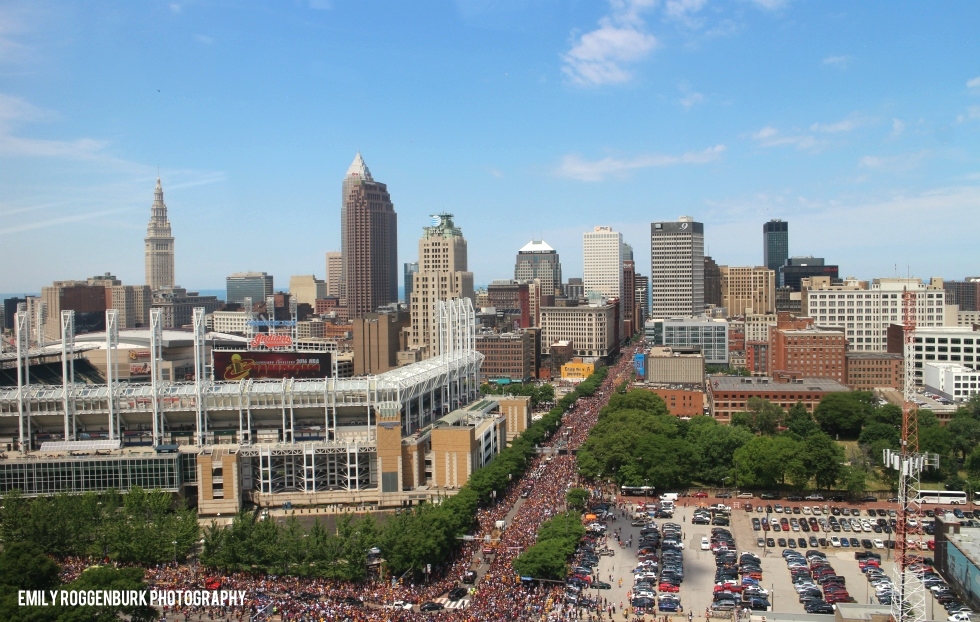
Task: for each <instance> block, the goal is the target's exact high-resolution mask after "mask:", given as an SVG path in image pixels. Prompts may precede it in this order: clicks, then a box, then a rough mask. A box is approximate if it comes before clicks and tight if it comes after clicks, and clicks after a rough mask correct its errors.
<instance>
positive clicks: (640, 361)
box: [633, 352, 647, 379]
mask: <svg viewBox="0 0 980 622" xmlns="http://www.w3.org/2000/svg"><path fill="white" fill-rule="evenodd" d="M646 361H647V357H646V355H645V354H644V353H642V352H637V353H636V354H635V355H634V356H633V367H634V368H635V369H636V375H637V377H638V378H640V379H644V378H646V376H647V374H646Z"/></svg>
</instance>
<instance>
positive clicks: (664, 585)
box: [658, 581, 681, 592]
mask: <svg viewBox="0 0 980 622" xmlns="http://www.w3.org/2000/svg"><path fill="white" fill-rule="evenodd" d="M658 587H659V589H660V591H661V592H680V591H681V586H679V585H674V584H673V583H668V582H665V581H664V582H661V583H660V585H659V586H658Z"/></svg>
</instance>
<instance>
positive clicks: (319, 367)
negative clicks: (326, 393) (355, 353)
mask: <svg viewBox="0 0 980 622" xmlns="http://www.w3.org/2000/svg"><path fill="white" fill-rule="evenodd" d="M330 368H331V365H330V354H329V353H328V352H268V351H264V350H262V351H251V350H250V351H248V352H228V351H221V350H215V351H214V377H215V380H245V379H247V378H326V377H327V376H329V375H330Z"/></svg>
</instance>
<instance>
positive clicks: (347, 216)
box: [340, 153, 398, 318]
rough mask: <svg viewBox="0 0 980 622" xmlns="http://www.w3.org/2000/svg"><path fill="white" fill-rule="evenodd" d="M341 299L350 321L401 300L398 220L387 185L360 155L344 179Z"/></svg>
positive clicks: (341, 222)
mask: <svg viewBox="0 0 980 622" xmlns="http://www.w3.org/2000/svg"><path fill="white" fill-rule="evenodd" d="M340 229H341V243H342V249H341V253H343V269H342V270H343V278H342V286H341V287H342V289H341V293H340V297H341V298H344V299H346V301H347V310H348V314H349V316H350V317H351V318H357V317H360V316H361V315H363V314H365V313H369V312H372V311H375V310H377V309H378V308H380V307H383V306H385V305H387V304H389V303H392V302H397V301H398V216H397V214H395V206H394V205H393V204H392V202H391V196H390V195H389V194H388V188H387V186H385V184H382V183H379V182H376V181H374V178H373V177H371V171H369V170H368V167H367V165H366V164H365V163H364V160H363V159H362V158H361V154H360V153H358V154H357V155H356V156H355V157H354V161H353V162H351V165H350V168H348V169H347V175H346V176H345V177H344V184H343V197H342V206H341V210H340Z"/></svg>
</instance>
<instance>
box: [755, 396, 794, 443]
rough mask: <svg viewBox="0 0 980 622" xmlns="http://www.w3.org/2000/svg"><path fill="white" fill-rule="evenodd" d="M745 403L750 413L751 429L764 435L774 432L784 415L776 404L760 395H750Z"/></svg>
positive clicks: (770, 434)
mask: <svg viewBox="0 0 980 622" xmlns="http://www.w3.org/2000/svg"><path fill="white" fill-rule="evenodd" d="M745 405H746V407H747V408H748V411H749V413H750V414H751V415H752V429H753V430H754V431H756V432H758V433H759V434H764V435H766V436H772V435H773V434H775V433H776V430H777V428H778V427H779V424H780V423H782V421H783V418H784V417H785V416H786V413H785V412H783V409H782V408H781V407H780V406H779V405H778V404H773V403H772V402H770V401H769V400H764V399H762V398H761V397H750V398H749V399H748V401H747V402H746V404H745Z"/></svg>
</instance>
